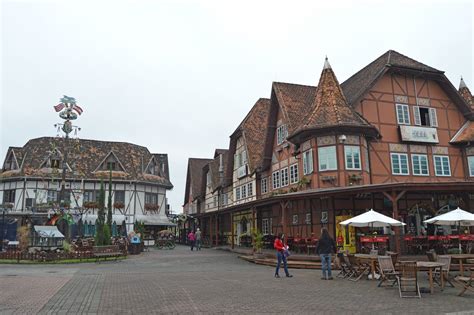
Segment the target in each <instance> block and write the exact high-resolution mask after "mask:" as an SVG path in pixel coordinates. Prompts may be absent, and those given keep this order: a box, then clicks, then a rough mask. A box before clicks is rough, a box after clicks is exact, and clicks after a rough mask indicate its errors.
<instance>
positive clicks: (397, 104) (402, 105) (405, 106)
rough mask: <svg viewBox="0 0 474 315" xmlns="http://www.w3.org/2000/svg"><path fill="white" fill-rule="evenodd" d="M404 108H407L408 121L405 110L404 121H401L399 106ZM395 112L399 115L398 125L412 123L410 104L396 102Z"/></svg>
mask: <svg viewBox="0 0 474 315" xmlns="http://www.w3.org/2000/svg"><path fill="white" fill-rule="evenodd" d="M399 107H401V108H403V111H404V110H405V109H406V116H407V117H408V122H406V121H405V118H406V117H405V111H404V112H403V117H402V118H403V122H402V121H400V116H399V115H398V108H399ZM395 114H396V116H397V124H398V125H410V107H409V106H408V104H402V103H396V104H395Z"/></svg>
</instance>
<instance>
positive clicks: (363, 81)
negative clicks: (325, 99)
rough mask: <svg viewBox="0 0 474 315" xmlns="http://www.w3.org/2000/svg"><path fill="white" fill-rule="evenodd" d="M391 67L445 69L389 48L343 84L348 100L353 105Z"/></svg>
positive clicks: (436, 71)
mask: <svg viewBox="0 0 474 315" xmlns="http://www.w3.org/2000/svg"><path fill="white" fill-rule="evenodd" d="M389 67H399V68H406V69H412V70H418V71H425V72H433V73H438V74H443V71H440V70H438V69H435V68H432V67H430V66H427V65H425V64H423V63H421V62H418V61H416V60H414V59H411V58H409V57H407V56H405V55H402V54H400V53H399V52H396V51H394V50H389V51H387V52H386V53H384V54H383V55H382V56H380V57H378V58H377V59H375V60H374V61H372V62H371V63H369V64H368V65H367V66H365V67H364V68H362V69H361V70H360V71H358V72H357V73H355V74H354V75H353V76H351V77H350V78H349V79H347V80H346V81H344V82H343V83H342V84H341V87H342V90H343V91H344V95H345V96H346V98H347V102H348V103H349V104H350V105H353V104H354V102H355V101H356V100H357V99H358V98H359V97H360V96H361V95H362V94H363V93H364V92H365V91H366V90H367V89H368V88H370V86H371V85H372V84H373V82H375V80H376V79H377V78H378V77H379V75H381V74H383V73H384V72H385V71H386V70H387V69H388V68H389Z"/></svg>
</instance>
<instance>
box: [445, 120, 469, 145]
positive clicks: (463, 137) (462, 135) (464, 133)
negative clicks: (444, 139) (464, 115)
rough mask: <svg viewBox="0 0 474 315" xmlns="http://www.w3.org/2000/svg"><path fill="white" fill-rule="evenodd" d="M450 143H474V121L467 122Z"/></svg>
mask: <svg viewBox="0 0 474 315" xmlns="http://www.w3.org/2000/svg"><path fill="white" fill-rule="evenodd" d="M449 142H450V143H453V144H463V143H467V142H471V143H474V121H470V120H468V121H466V123H465V124H464V125H463V126H462V127H461V128H460V129H459V131H458V132H457V133H456V134H455V135H454V137H453V138H452V139H451V141H449Z"/></svg>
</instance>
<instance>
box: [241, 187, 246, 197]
mask: <svg viewBox="0 0 474 315" xmlns="http://www.w3.org/2000/svg"><path fill="white" fill-rule="evenodd" d="M240 194H241V197H242V199H244V198H247V185H243V186H240Z"/></svg>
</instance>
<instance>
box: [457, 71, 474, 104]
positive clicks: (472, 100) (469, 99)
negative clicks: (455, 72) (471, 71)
mask: <svg viewBox="0 0 474 315" xmlns="http://www.w3.org/2000/svg"><path fill="white" fill-rule="evenodd" d="M459 94H461V96H462V98H463V99H464V100H465V101H466V103H467V105H469V107H471V109H472V110H474V97H473V96H472V94H471V91H469V88H468V87H467V85H466V83H464V80H463V79H462V78H461V83H460V84H459Z"/></svg>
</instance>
